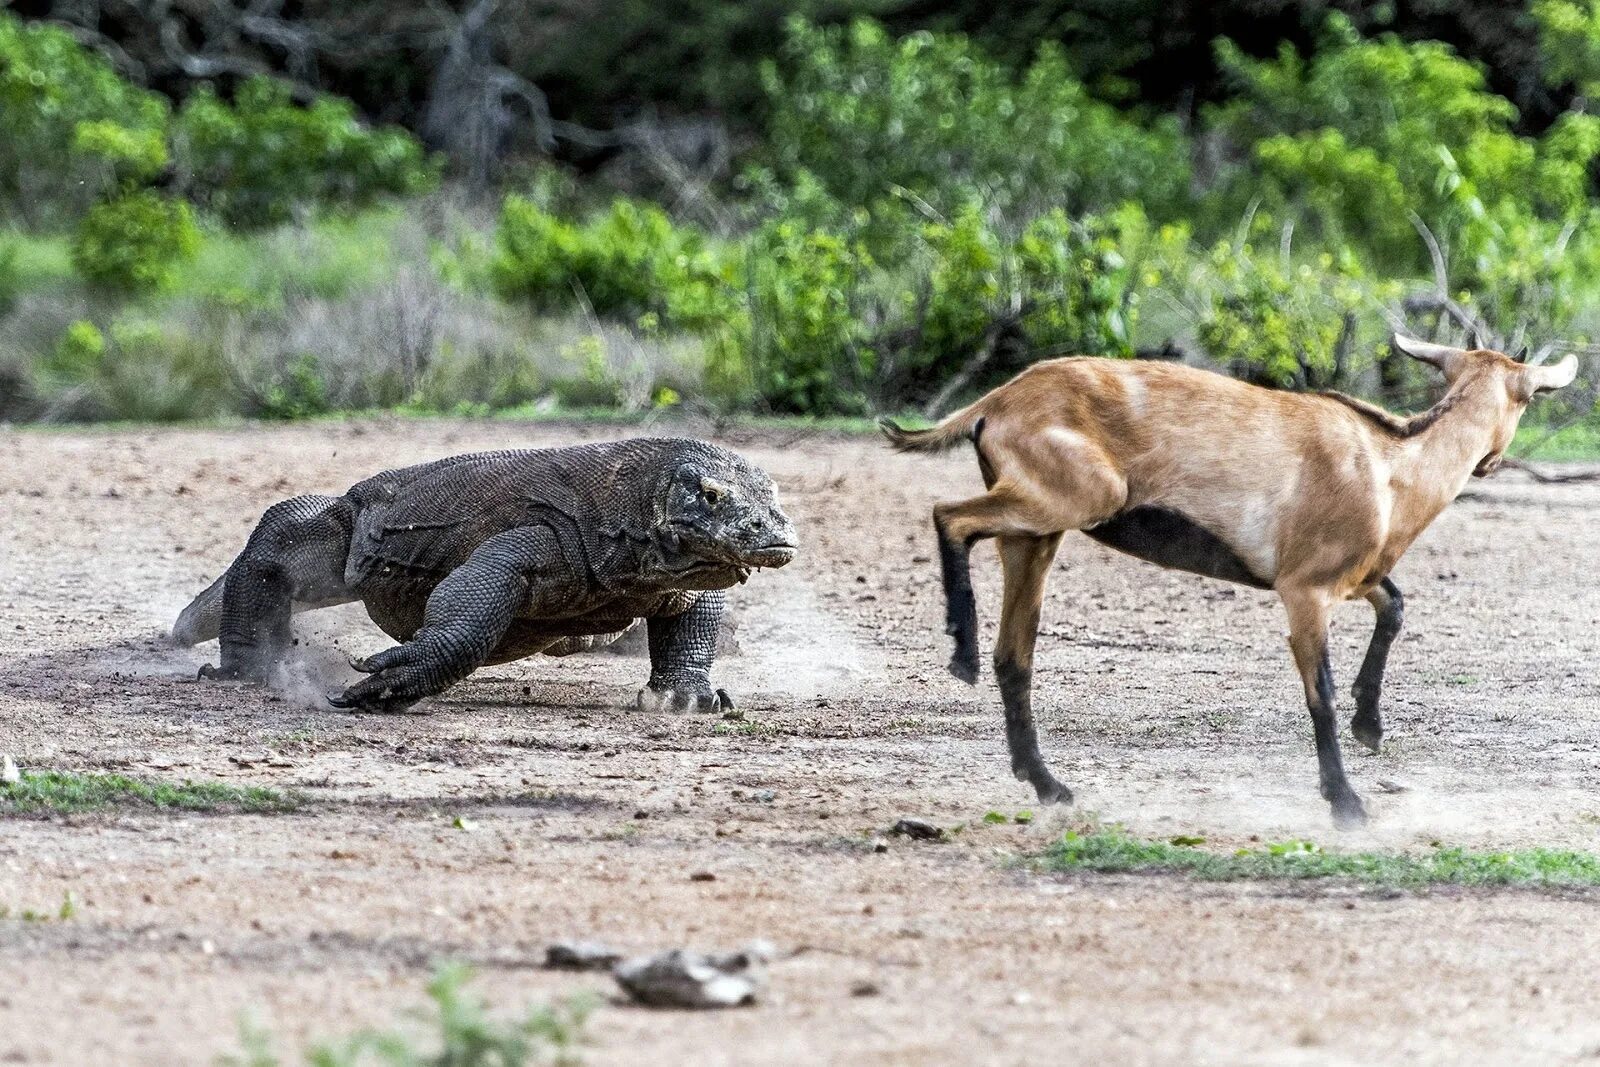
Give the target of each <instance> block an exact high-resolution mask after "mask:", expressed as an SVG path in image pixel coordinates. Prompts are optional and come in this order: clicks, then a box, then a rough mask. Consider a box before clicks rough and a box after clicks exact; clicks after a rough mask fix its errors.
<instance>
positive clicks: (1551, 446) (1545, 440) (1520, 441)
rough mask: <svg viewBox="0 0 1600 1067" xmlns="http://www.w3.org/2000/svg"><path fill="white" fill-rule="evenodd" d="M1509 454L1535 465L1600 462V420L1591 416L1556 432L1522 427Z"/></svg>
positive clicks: (1547, 428) (1535, 427)
mask: <svg viewBox="0 0 1600 1067" xmlns="http://www.w3.org/2000/svg"><path fill="white" fill-rule="evenodd" d="M1507 451H1508V452H1510V453H1511V455H1513V456H1518V457H1520V458H1522V459H1527V460H1531V461H1533V462H1534V463H1544V462H1552V463H1553V462H1560V461H1562V460H1569V461H1571V460H1600V420H1597V419H1595V418H1594V417H1593V416H1591V417H1590V418H1589V419H1587V420H1585V421H1583V422H1579V423H1574V424H1573V425H1571V426H1566V427H1563V428H1562V429H1559V430H1555V431H1552V430H1551V429H1550V427H1548V426H1539V425H1523V426H1520V427H1518V428H1517V436H1516V437H1515V438H1514V439H1513V440H1512V442H1511V447H1510V448H1509V449H1507Z"/></svg>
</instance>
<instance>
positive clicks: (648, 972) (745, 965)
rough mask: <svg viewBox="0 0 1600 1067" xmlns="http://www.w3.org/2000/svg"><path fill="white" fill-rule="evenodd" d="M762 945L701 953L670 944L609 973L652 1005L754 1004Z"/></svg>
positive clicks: (761, 981) (760, 980)
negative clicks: (705, 954) (709, 953)
mask: <svg viewBox="0 0 1600 1067" xmlns="http://www.w3.org/2000/svg"><path fill="white" fill-rule="evenodd" d="M766 947H767V946H765V945H761V946H759V948H760V949H761V950H762V951H756V948H757V946H752V947H751V948H747V949H745V950H743V951H740V952H734V953H728V954H724V955H718V956H704V955H701V954H700V953H698V952H689V951H687V950H685V949H672V950H671V951H668V952H663V953H660V954H659V955H656V956H640V957H637V958H635V959H631V960H627V961H626V962H624V963H619V964H617V966H616V967H615V968H613V970H612V972H611V974H612V976H613V977H614V978H616V980H617V984H618V985H620V986H621V987H622V988H623V990H624V991H625V992H626V993H627V994H628V995H629V996H630V997H632V998H633V999H634V1000H636V1001H638V1002H639V1003H640V1004H648V1005H650V1006H651V1007H657V1008H737V1007H741V1006H743V1005H745V1004H754V1003H755V1000H756V995H757V993H759V992H760V990H761V987H762V985H763V984H765V980H766V978H765V974H764V973H763V969H762V966H761V965H762V964H763V963H764V962H765V959H766V956H765V954H764V950H765V949H766Z"/></svg>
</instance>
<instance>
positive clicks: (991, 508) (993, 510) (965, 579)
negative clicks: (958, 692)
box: [933, 489, 1059, 685]
mask: <svg viewBox="0 0 1600 1067" xmlns="http://www.w3.org/2000/svg"><path fill="white" fill-rule="evenodd" d="M1025 511H1026V509H1025V508H1024V507H1022V506H1019V503H1018V501H1016V500H1014V499H1013V498H1012V496H1011V494H1009V493H1007V492H1004V491H1002V490H994V489H991V490H990V491H989V492H987V493H984V494H983V495H982V496H975V497H973V498H972V499H970V500H962V501H959V502H957V503H951V504H936V505H934V508H933V527H934V529H935V530H937V531H938V534H939V565H940V569H941V571H942V572H943V575H944V602H945V625H944V629H945V633H947V634H949V635H950V636H951V637H953V638H954V639H955V648H954V649H953V650H952V651H951V654H950V673H951V674H953V675H955V676H956V677H957V678H959V679H961V680H962V681H963V682H966V683H967V684H968V685H971V684H972V683H974V682H976V681H977V680H978V601H977V599H976V598H975V597H974V596H973V595H972V546H973V545H974V544H976V543H977V542H979V541H982V540H984V539H986V538H990V537H996V536H998V535H1000V534H1002V533H1005V532H1007V531H1008V530H1009V531H1015V532H1026V531H1027V530H1028V527H1029V524H1028V523H1026V522H1022V521H1019V519H1020V517H1021V515H1022V513H1024V512H1025ZM1046 528H1048V527H1046ZM1058 528H1059V527H1058Z"/></svg>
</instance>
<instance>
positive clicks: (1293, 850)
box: [1036, 827, 1600, 888]
mask: <svg viewBox="0 0 1600 1067" xmlns="http://www.w3.org/2000/svg"><path fill="white" fill-rule="evenodd" d="M1186 840H1187V839H1186ZM1036 862H1037V864H1038V865H1039V866H1040V867H1042V868H1044V869H1046V870H1056V871H1075V870H1082V871H1134V872H1158V873H1175V874H1187V875H1190V876H1192V877H1194V878H1198V879H1201V880H1205V881H1237V880H1242V879H1289V880H1302V879H1318V878H1331V879H1343V880H1349V881H1356V882H1362V883H1367V884H1371V885H1385V886H1400V887H1404V888H1420V887H1424V886H1429V885H1441V884H1442V885H1471V886H1540V887H1551V888H1555V887H1566V886H1596V885H1600V856H1595V855H1592V854H1590V853H1587V852H1568V851H1564V850H1560V849H1546V848H1532V849H1521V850H1516V851H1509V852H1478V851H1472V850H1469V849H1462V848H1445V847H1442V846H1441V847H1435V848H1434V849H1432V850H1431V851H1428V852H1424V853H1420V854H1408V853H1389V852H1327V851H1324V850H1323V849H1322V848H1320V847H1319V846H1317V845H1315V844H1313V843H1312V842H1309V841H1283V842H1278V843H1275V844H1269V845H1266V846H1263V847H1261V848H1250V849H1244V848H1242V849H1239V850H1237V851H1235V852H1232V853H1225V852H1212V851H1208V850H1205V849H1201V848H1198V847H1194V846H1193V845H1188V844H1171V843H1168V842H1165V841H1145V840H1142V839H1140V838H1136V837H1134V836H1133V835H1131V834H1129V833H1128V832H1127V831H1126V830H1124V829H1122V828H1121V827H1110V828H1099V829H1094V830H1090V831H1086V832H1083V833H1078V832H1075V831H1069V832H1067V833H1066V834H1065V835H1064V836H1063V837H1062V839H1061V840H1060V841H1059V842H1057V843H1056V844H1055V845H1053V846H1051V847H1050V848H1049V849H1048V850H1046V851H1045V852H1044V853H1043V854H1042V855H1041V856H1039V857H1037V860H1036Z"/></svg>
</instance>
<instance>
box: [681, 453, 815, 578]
mask: <svg viewBox="0 0 1600 1067" xmlns="http://www.w3.org/2000/svg"><path fill="white" fill-rule="evenodd" d="M657 528H658V530H659V532H660V535H661V542H662V547H663V549H664V550H665V555H666V566H667V569H668V570H670V571H671V572H672V573H673V574H674V575H678V576H681V577H684V578H687V579H691V580H692V579H694V578H696V577H703V578H704V579H705V580H706V581H707V582H709V583H711V584H710V585H708V586H707V587H708V588H716V587H718V586H720V585H722V584H723V583H722V582H720V581H718V580H717V579H718V578H719V577H720V576H722V575H727V574H728V573H729V572H730V571H731V572H733V575H732V576H733V578H734V580H736V581H740V582H742V581H744V580H745V578H747V577H749V575H750V571H751V570H752V569H758V568H761V567H782V566H783V565H784V564H786V563H788V562H789V561H790V560H792V559H794V554H795V549H796V545H797V536H798V535H796V533H795V529H794V523H792V522H790V521H789V516H787V515H785V514H784V513H783V509H782V508H780V507H778V490H777V487H776V486H774V485H773V484H772V479H771V478H770V477H768V476H767V472H766V471H764V470H762V469H761V468H759V467H756V466H753V465H752V464H750V463H748V462H746V461H745V460H744V459H743V458H742V457H741V456H739V455H738V454H736V453H733V452H729V451H728V450H727V449H723V448H717V447H716V446H714V445H700V447H697V448H694V449H692V450H689V451H687V452H686V453H685V454H684V456H683V458H682V459H681V460H680V461H679V462H677V463H676V464H675V465H674V466H673V467H672V468H671V470H670V471H669V473H668V476H667V478H666V482H665V486H664V488H663V490H662V495H661V497H660V498H659V504H658V512H657ZM697 584H698V583H696V582H693V581H690V582H689V583H686V585H687V587H690V588H693V587H695V586H696V585H697Z"/></svg>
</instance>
